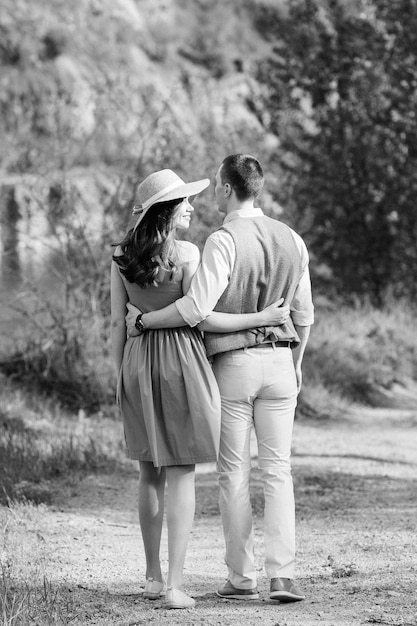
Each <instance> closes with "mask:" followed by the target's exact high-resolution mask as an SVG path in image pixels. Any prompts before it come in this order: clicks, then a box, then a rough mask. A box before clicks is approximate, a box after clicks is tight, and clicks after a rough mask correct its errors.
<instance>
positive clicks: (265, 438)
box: [213, 346, 297, 589]
mask: <svg viewBox="0 0 417 626" xmlns="http://www.w3.org/2000/svg"><path fill="white" fill-rule="evenodd" d="M213 370H214V374H215V376H216V379H217V382H218V385H219V389H220V394H221V403H222V421H221V438H220V453H219V461H218V466H217V471H218V472H219V486H220V495H219V503H220V512H221V516H222V523H223V532H224V537H225V544H226V555H225V562H226V565H227V567H228V570H229V580H230V581H231V583H232V584H233V585H234V586H235V587H237V588H240V589H250V588H252V587H254V586H255V585H256V572H255V563H254V540H253V528H252V508H251V502H250V495H249V476H250V469H251V458H250V436H251V430H252V426H254V428H255V432H256V438H257V442H258V463H259V468H260V469H261V470H262V480H263V487H264V496H265V510H264V541H265V570H266V574H267V576H268V577H269V578H275V577H280V578H293V577H294V560H295V512H294V489H293V483H292V476H291V462H290V457H291V439H292V430H293V423H294V412H295V407H296V403H297V382H296V376H295V369H294V363H293V359H292V354H291V349H290V348H285V347H284V348H283V347H275V346H274V347H273V346H268V347H265V346H262V347H255V348H247V349H242V350H234V351H232V352H227V353H224V354H220V355H217V356H216V357H215V360H214V363H213Z"/></svg>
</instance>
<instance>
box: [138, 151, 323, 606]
mask: <svg viewBox="0 0 417 626" xmlns="http://www.w3.org/2000/svg"><path fill="white" fill-rule="evenodd" d="M263 183H264V176H263V172H262V167H261V165H260V163H259V161H258V160H257V159H255V158H254V157H252V156H250V155H243V154H237V155H231V156H228V157H226V159H224V161H223V163H222V164H221V166H220V167H219V169H218V171H217V173H216V186H215V196H216V202H217V205H218V209H219V211H220V212H221V213H225V214H226V217H225V219H224V223H223V226H222V227H221V228H220V229H219V230H218V231H216V232H215V233H213V234H212V235H210V236H209V238H208V239H207V242H206V245H205V247H204V251H203V255H202V262H201V265H200V267H199V269H198V270H197V273H196V274H195V276H194V278H193V281H192V284H191V287H190V290H189V292H188V293H187V294H186V295H185V296H184V297H183V298H181V299H180V300H178V301H177V302H176V303H175V304H172V305H170V306H169V307H166V309H163V310H161V311H154V312H152V313H147V314H144V315H139V316H137V313H138V311H137V310H134V311H133V312H132V313H130V314H128V316H127V318H126V319H127V322H128V328H129V324H130V327H132V326H133V324H134V323H135V321H137V327H140V328H142V329H147V328H160V327H175V326H181V325H184V324H185V323H186V324H189V325H190V326H195V325H197V324H199V328H201V329H202V330H205V327H204V322H203V320H204V319H205V318H207V317H208V316H209V315H210V313H211V311H212V310H216V311H222V312H226V313H251V312H255V311H259V310H261V309H263V308H265V307H266V306H267V305H269V304H271V303H272V302H274V301H277V300H279V299H280V298H284V301H285V304H289V305H290V310H291V315H290V318H289V319H288V320H287V321H286V322H285V323H284V324H282V325H281V326H277V327H268V328H254V329H251V330H249V331H238V332H230V333H227V332H226V333H212V332H206V333H205V344H206V350H207V355H208V356H209V357H211V358H212V359H213V370H214V373H215V376H216V379H217V382H218V385H219V389H220V394H221V401H222V427H221V440H220V454H219V461H218V473H219V486H220V496H219V502H220V511H221V515H222V523H223V531H224V536H225V543H226V555H225V562H226V564H227V567H228V573H229V576H228V580H227V582H226V584H225V585H222V586H221V587H220V588H219V589H218V591H217V594H218V595H219V596H220V597H222V598H233V599H236V600H250V599H256V598H258V597H259V596H258V590H257V582H256V571H255V565H254V545H253V543H254V542H253V529H252V510H251V504H250V497H249V477H250V468H251V458H250V434H251V430H252V426H254V429H255V433H256V437H257V443H258V459H259V461H258V462H259V467H260V468H261V469H262V478H263V485H264V494H265V512H264V540H265V569H266V573H267V575H268V577H269V579H270V597H271V598H272V599H274V600H279V601H281V602H292V601H297V600H303V599H304V598H305V596H304V594H303V593H302V592H301V591H300V590H299V589H298V587H297V586H296V585H295V583H294V562H295V510H294V492H293V483H292V477H291V465H290V454H291V438H292V428H293V421H294V413H295V407H296V401H297V393H298V392H299V390H300V387H301V382H302V371H301V364H302V359H303V355H304V351H305V347H306V344H307V341H308V337H309V332H310V325H311V324H312V323H313V311H314V309H313V303H312V298H311V285H310V276H309V270H308V253H307V249H306V246H305V244H304V242H303V241H302V239H301V238H300V237H299V236H298V235H297V234H296V233H295V232H294V231H293V230H291V229H290V228H289V227H288V226H286V225H285V224H283V223H282V222H279V221H277V220H274V219H271V218H269V217H266V216H265V215H264V214H263V212H262V210H261V209H260V208H257V207H255V205H254V202H255V199H256V197H257V196H258V194H259V193H260V191H261V189H262V187H263ZM137 317H138V319H137ZM201 322H202V323H201Z"/></svg>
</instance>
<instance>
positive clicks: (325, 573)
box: [14, 410, 417, 626]
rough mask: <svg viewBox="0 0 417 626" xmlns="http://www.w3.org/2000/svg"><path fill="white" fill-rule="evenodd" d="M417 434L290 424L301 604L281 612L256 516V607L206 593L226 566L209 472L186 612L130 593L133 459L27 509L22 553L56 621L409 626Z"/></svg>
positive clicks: (413, 614) (369, 419)
mask: <svg viewBox="0 0 417 626" xmlns="http://www.w3.org/2000/svg"><path fill="white" fill-rule="evenodd" d="M416 427H417V412H412V411H402V412H396V413H394V412H390V411H372V410H357V411H356V412H355V413H354V414H352V415H351V416H350V417H347V418H346V419H345V420H344V421H340V422H307V421H303V422H297V423H296V426H295V434H294V458H293V473H294V481H295V489H296V502H297V537H298V557H297V578H298V581H299V584H300V586H301V587H302V588H303V589H304V590H305V593H306V595H307V600H306V601H305V602H300V603H295V604H291V605H280V604H279V603H277V602H273V601H271V600H270V599H269V596H268V581H267V580H266V578H265V575H264V573H263V568H262V518H261V516H259V515H257V517H256V544H257V545H256V552H257V559H258V562H257V565H258V571H259V590H260V594H261V595H260V599H259V601H252V602H246V603H239V602H236V601H226V600H221V599H219V598H217V597H216V596H215V593H214V592H215V589H216V588H217V586H218V584H219V583H220V582H222V581H223V580H224V578H225V574H226V570H225V567H224V565H223V539H222V533H221V526H220V519H219V514H218V506H217V483H216V475H215V473H214V471H213V470H214V468H213V467H212V466H205V467H204V468H203V470H202V471H201V472H200V473H199V474H198V477H197V501H198V504H197V515H196V522H195V526H194V530H193V534H192V539H191V542H190V546H189V551H188V558H187V562H186V576H185V587H186V590H187V591H188V592H189V593H191V595H193V596H194V597H195V598H196V600H197V605H196V608H195V609H193V610H187V611H165V610H164V609H161V608H160V604H159V602H150V601H146V600H144V599H143V598H142V596H141V590H142V585H143V581H144V558H143V549H142V545H141V539H140V534H139V528H138V523H137V513H136V490H137V477H136V471H135V466H134V464H130V463H129V464H128V465H126V470H125V471H124V472H123V473H122V474H120V473H118V474H112V475H99V476H89V477H87V478H85V479H84V480H83V481H82V482H81V483H79V484H78V485H77V486H76V487H75V488H72V490H71V491H70V492H69V491H68V489H67V490H64V492H63V493H62V496H61V502H60V505H59V507H57V508H52V509H51V508H50V509H46V510H45V509H42V511H39V512H38V513H35V512H34V513H33V518H32V521H30V520H29V521H28V520H27V519H26V521H25V531H26V533H27V536H29V535H30V537H31V540H30V541H27V542H26V549H27V550H32V551H35V550H37V551H38V552H39V551H41V552H42V554H43V561H44V562H46V564H47V565H46V575H47V577H48V580H50V581H51V583H52V585H54V587H55V588H57V589H59V591H60V598H61V599H60V600H59V602H61V604H62V603H63V606H62V611H61V613H62V614H65V615H66V621H61V622H59V623H68V624H76V625H79V624H99V625H102V626H108V625H112V626H128V625H130V626H133V625H139V624H156V625H161V626H163V625H168V624H169V625H171V624H181V625H182V626H191V625H195V624H201V625H204V626H214V625H222V626H229V625H231V624H240V625H241V626H251V625H253V624H262V625H268V626H310V625H311V626H313V625H315V624H320V625H321V626H333V625H336V624H337V625H343V626H352V625H356V624H389V625H398V626H400V625H401V626H411V625H416V624H417V601H416V583H417V552H416V522H417V507H416V498H417V476H416V470H417V436H416ZM253 474H254V475H253V483H252V495H253V505H254V510H255V512H256V513H257V514H259V513H261V512H262V506H263V498H262V490H261V483H260V476H259V473H258V471H257V470H255V471H254V473H253ZM14 515H15V516H16V515H18V512H17V513H16V511H15V512H14ZM164 555H165V559H166V538H165V536H164ZM29 558H30V557H29ZM165 565H166V560H165ZM64 605H65V606H64Z"/></svg>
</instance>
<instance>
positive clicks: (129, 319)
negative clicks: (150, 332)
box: [125, 302, 142, 337]
mask: <svg viewBox="0 0 417 626" xmlns="http://www.w3.org/2000/svg"><path fill="white" fill-rule="evenodd" d="M126 307H127V311H128V312H127V315H126V317H125V321H126V328H127V334H128V336H129V337H136V336H137V335H139V331H138V329H137V328H136V326H135V322H136V318H137V316H138V315H140V314H141V313H142V311H141V310H140V309H138V308H137V307H135V306H134V305H133V304H131V303H130V302H128V303H127V304H126Z"/></svg>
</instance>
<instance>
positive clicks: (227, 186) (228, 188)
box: [224, 183, 232, 198]
mask: <svg viewBox="0 0 417 626" xmlns="http://www.w3.org/2000/svg"><path fill="white" fill-rule="evenodd" d="M231 193H232V186H231V184H230V183H225V184H224V197H225V198H230V195H231Z"/></svg>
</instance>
